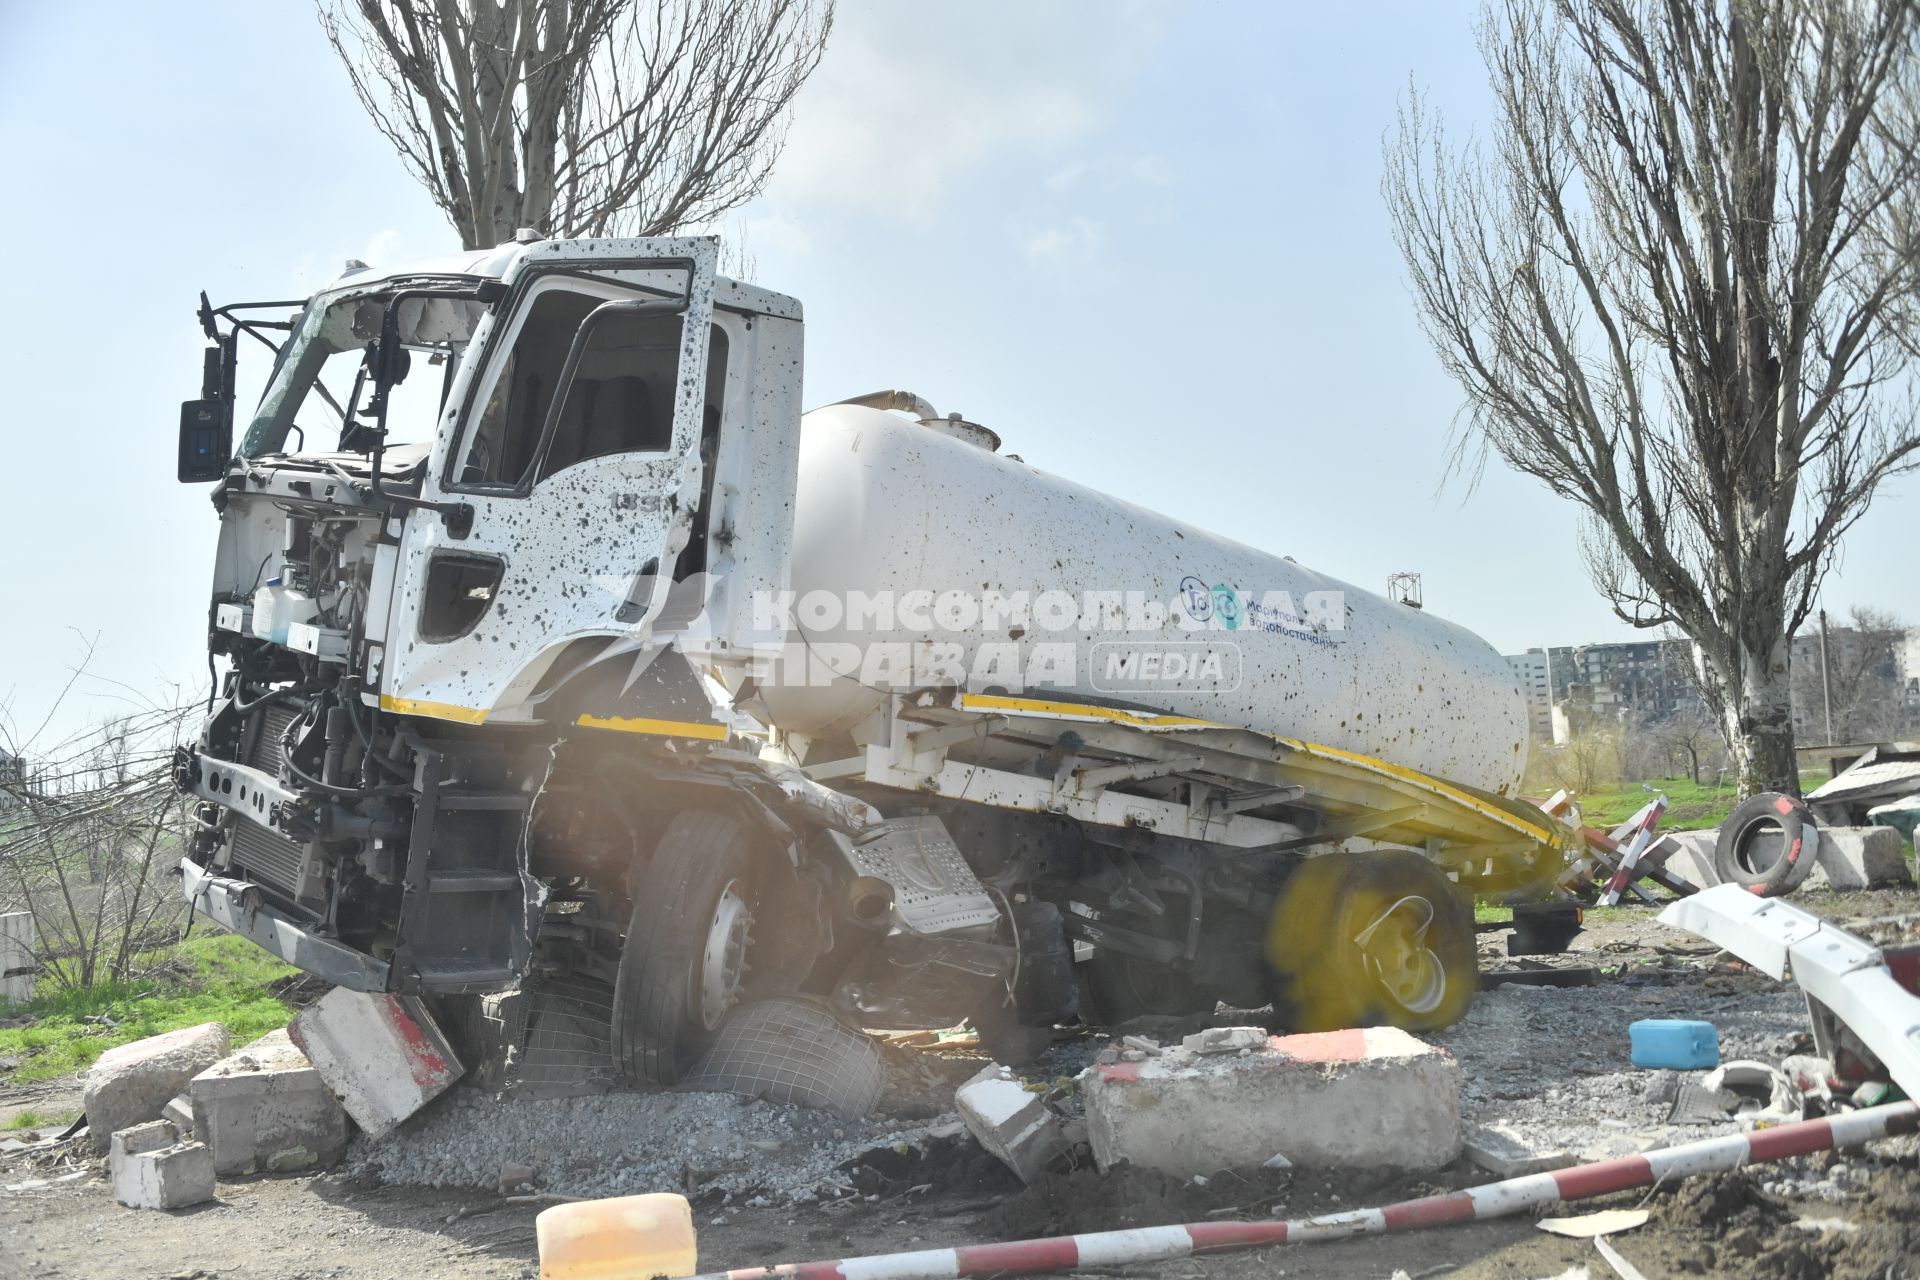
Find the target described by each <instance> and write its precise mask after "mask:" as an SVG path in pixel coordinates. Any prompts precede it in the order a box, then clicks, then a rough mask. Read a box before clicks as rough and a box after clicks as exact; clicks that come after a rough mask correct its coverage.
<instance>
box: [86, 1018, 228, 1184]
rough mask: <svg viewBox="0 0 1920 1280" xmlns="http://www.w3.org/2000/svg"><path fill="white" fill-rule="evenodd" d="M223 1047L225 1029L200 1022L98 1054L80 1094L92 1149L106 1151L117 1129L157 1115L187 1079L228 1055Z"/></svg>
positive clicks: (183, 1086)
mask: <svg viewBox="0 0 1920 1280" xmlns="http://www.w3.org/2000/svg"><path fill="white" fill-rule="evenodd" d="M227 1049H228V1044H227V1029H226V1028H225V1027H223V1026H221V1025H220V1024H219V1023H217V1022H203V1023H201V1024H200V1025H199V1026H197V1027H182V1028H181V1029H180V1030H178V1031H169V1032H167V1033H166V1034H165V1035H158V1036H149V1037H148V1038H147V1039H145V1040H135V1041H134V1042H132V1043H131V1044H123V1045H119V1046H117V1047H115V1048H112V1049H109V1050H107V1051H106V1052H105V1053H103V1054H101V1055H100V1057H99V1060H98V1061H96V1062H95V1063H94V1064H93V1066H92V1067H91V1068H89V1069H88V1071H87V1075H86V1086H85V1090H84V1092H83V1094H82V1099H81V1101H82V1105H83V1106H84V1107H85V1109H86V1113H87V1128H88V1130H89V1132H91V1133H92V1135H93V1149H94V1150H95V1151H99V1152H104V1151H106V1150H107V1149H108V1146H109V1143H110V1141H111V1139H112V1138H113V1135H114V1134H116V1133H118V1132H119V1131H120V1130H122V1129H128V1128H132V1127H133V1126H134V1125H137V1124H141V1123H144V1122H145V1121H148V1120H157V1119H159V1118H160V1113H161V1112H162V1111H163V1110H165V1109H166V1105H167V1103H169V1102H171V1101H172V1100H173V1098H174V1095H176V1094H178V1093H180V1092H181V1091H182V1090H184V1089H185V1088H186V1087H187V1081H189V1080H191V1079H193V1078H194V1077H195V1076H197V1075H199V1074H200V1073H201V1072H202V1071H205V1070H206V1069H207V1068H208V1067H210V1066H212V1065H213V1064H214V1063H216V1062H218V1061H220V1059H222V1058H224V1057H226V1056H227Z"/></svg>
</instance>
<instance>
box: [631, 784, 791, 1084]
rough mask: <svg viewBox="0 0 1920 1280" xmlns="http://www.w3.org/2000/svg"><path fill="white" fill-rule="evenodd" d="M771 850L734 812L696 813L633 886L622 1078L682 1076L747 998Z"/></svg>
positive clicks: (685, 815)
mask: <svg viewBox="0 0 1920 1280" xmlns="http://www.w3.org/2000/svg"><path fill="white" fill-rule="evenodd" d="M763 853H764V851H762V850H758V849H756V848H755V846H754V844H753V842H752V838H751V836H750V834H749V830H748V828H747V825H746V823H745V822H744V821H743V820H742V819H741V818H740V817H739V816H738V815H737V814H734V813H732V812H730V811H728V810H725V809H689V810H686V811H684V812H682V813H680V814H678V815H676V816H675V817H674V819H673V821H672V822H670V823H668V824H667V829H666V831H665V832H663V833H662V835H661V837H660V844H659V846H658V847H657V848H656V849H655V850H654V854H653V860H652V861H651V862H650V863H649V864H648V866H647V869H646V871H645V872H644V873H643V874H642V875H641V876H640V879H639V882H638V883H637V884H635V885H634V890H633V917H632V919H631V920H630V921H629V922H628V925H627V940H626V944H625V946H623V947H622V948H621V951H620V967H619V971H618V976H617V977H616V979H615V981H614V1000H613V1056H614V1062H615V1064H616V1065H617V1066H618V1067H619V1068H620V1070H621V1072H622V1073H623V1074H625V1075H627V1076H629V1077H631V1078H633V1079H635V1080H641V1081H645V1082H646V1083H649V1084H673V1083H675V1082H677V1081H678V1080H679V1079H680V1077H681V1074H682V1073H683V1072H684V1071H685V1070H686V1069H687V1068H688V1067H689V1066H691V1065H692V1064H693V1062H694V1060H695V1059H697V1058H698V1057H699V1056H700V1054H701V1053H702V1052H703V1051H704V1050H705V1049H706V1048H707V1046H708V1045H709V1044H711V1043H712V1042H713V1038H714V1035H715V1033H717V1032H718V1031H719V1029H720V1024H721V1023H722V1022H723V1021H724V1020H725V1018H726V1016H727V1013H728V1011H729V1010H730V1009H732V1007H733V1006H734V1005H735V1004H737V1003H739V1002H740V999H741V994H742V988H743V985H744V983H745V981H746V975H747V971H748V970H749V969H750V968H751V967H752V961H751V959H750V957H751V956H752V955H753V954H754V951H753V947H754V942H753V925H754V917H755V915H756V914H757V913H758V912H759V910H760V903H761V899H762V894H763V889H764V886H765V884H766V881H767V878H768V869H767V861H766V858H765V857H764V856H763Z"/></svg>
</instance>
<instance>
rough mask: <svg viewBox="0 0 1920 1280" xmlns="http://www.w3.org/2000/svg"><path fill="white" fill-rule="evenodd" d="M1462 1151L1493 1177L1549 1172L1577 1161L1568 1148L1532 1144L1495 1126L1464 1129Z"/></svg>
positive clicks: (1512, 1176)
mask: <svg viewBox="0 0 1920 1280" xmlns="http://www.w3.org/2000/svg"><path fill="white" fill-rule="evenodd" d="M1465 1150H1466V1155H1467V1158H1468V1159H1469V1160H1472V1161H1473V1162H1474V1163H1475V1164H1477V1165H1479V1166H1480V1167H1481V1168H1482V1169H1485V1170H1486V1171H1487V1172H1488V1173H1491V1174H1492V1175H1493V1176H1494V1177H1496V1178H1518V1177H1523V1176H1525V1175H1526V1174H1529V1173H1551V1172H1552V1171H1553V1170H1555V1169H1565V1168H1569V1167H1570V1166H1572V1165H1573V1164H1574V1163H1575V1162H1576V1161H1577V1160H1578V1157H1577V1156H1575V1155H1574V1154H1573V1152H1571V1151H1566V1150H1562V1149H1558V1148H1540V1147H1536V1146H1534V1145H1533V1144H1532V1143H1529V1142H1528V1141H1527V1140H1526V1139H1524V1138H1522V1137H1521V1136H1520V1135H1519V1134H1517V1133H1513V1132H1512V1131H1510V1130H1506V1129H1502V1128H1500V1127H1499V1126H1498V1125H1474V1126H1473V1127H1472V1128H1470V1129H1468V1130H1467V1133H1466V1144H1465Z"/></svg>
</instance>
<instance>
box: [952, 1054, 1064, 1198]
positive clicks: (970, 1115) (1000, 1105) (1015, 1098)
mask: <svg viewBox="0 0 1920 1280" xmlns="http://www.w3.org/2000/svg"><path fill="white" fill-rule="evenodd" d="M953 1102H954V1106H955V1107H956V1108H958V1110H959V1112H960V1119H961V1120H962V1121H963V1122H964V1123H965V1124H966V1126H967V1128H968V1129H970V1130H972V1132H973V1136H974V1137H976V1138H978V1139H979V1140H980V1145H981V1146H983V1147H985V1148H986V1149H987V1150H988V1151H991V1152H992V1153H993V1154H994V1155H995V1156H997V1157H999V1159H1000V1160H1001V1161H1002V1162H1003V1163H1004V1164H1005V1165H1006V1166H1007V1167H1008V1168H1009V1169H1012V1170H1013V1171H1014V1172H1015V1173H1017V1174H1019V1175H1020V1180H1021V1181H1022V1182H1032V1181H1033V1179H1034V1177H1035V1176H1036V1175H1037V1174H1039V1173H1040V1172H1042V1171H1043V1170H1044V1169H1045V1168H1046V1167H1047V1166H1048V1165H1049V1164H1051V1163H1052V1162H1053V1160H1054V1157H1056V1156H1058V1155H1059V1154H1060V1153H1061V1152H1063V1151H1065V1150H1066V1149H1067V1139H1066V1135H1065V1134H1064V1133H1063V1132H1062V1131H1061V1127H1060V1119H1059V1117H1058V1116H1056V1115H1054V1113H1053V1111H1052V1109H1051V1108H1049V1107H1048V1106H1047V1104H1046V1103H1045V1102H1044V1101H1042V1100H1041V1098H1040V1095H1039V1094H1036V1093H1028V1092H1027V1090H1026V1087H1025V1086H1024V1085H1022V1084H1021V1083H1020V1081H1018V1080H1016V1079H1014V1078H1013V1076H1012V1073H1011V1072H1009V1071H1008V1070H1007V1069H1006V1068H1005V1067H1001V1066H998V1065H995V1066H990V1067H983V1068H982V1069H981V1070H980V1072H979V1073H978V1074H976V1075H975V1076H974V1077H973V1078H972V1079H970V1080H968V1081H967V1082H966V1083H965V1084H963V1085H961V1086H960V1088H959V1089H957V1090H956V1091H955V1092H954V1095H953Z"/></svg>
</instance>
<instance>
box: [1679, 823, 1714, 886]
mask: <svg viewBox="0 0 1920 1280" xmlns="http://www.w3.org/2000/svg"><path fill="white" fill-rule="evenodd" d="M1668 835H1669V836H1670V837H1671V838H1672V840H1673V842H1674V843H1675V844H1677V845H1679V846H1680V847H1679V848H1678V849H1676V850H1675V851H1674V852H1673V854H1672V855H1671V856H1670V857H1668V859H1667V870H1669V871H1671V872H1673V874H1675V875H1677V876H1679V877H1680V878H1681V879H1683V880H1686V881H1689V882H1690V883H1692V884H1694V885H1696V886H1698V887H1699V888H1702V889H1711V888H1713V886H1715V885H1717V884H1719V883H1720V873H1719V872H1718V871H1716V870H1715V869H1714V866H1713V846H1714V845H1716V844H1718V843H1719V842H1720V829H1719V828H1718V827H1714V828H1711V829H1709V830H1706V831H1672V832H1669V833H1668Z"/></svg>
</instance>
